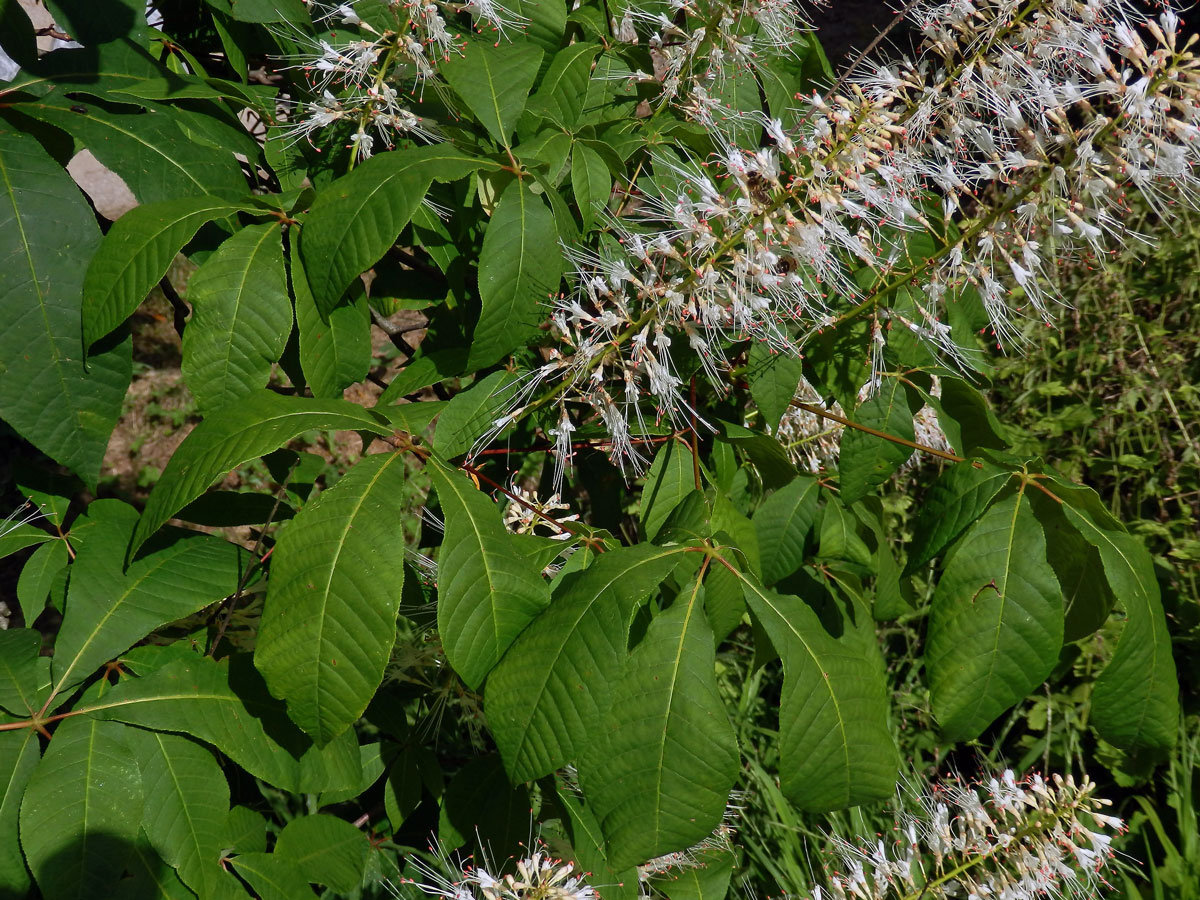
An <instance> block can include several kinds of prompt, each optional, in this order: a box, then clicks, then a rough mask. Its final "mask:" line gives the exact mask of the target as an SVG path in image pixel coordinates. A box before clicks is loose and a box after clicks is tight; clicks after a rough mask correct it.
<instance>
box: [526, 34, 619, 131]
mask: <svg viewBox="0 0 1200 900" xmlns="http://www.w3.org/2000/svg"><path fill="white" fill-rule="evenodd" d="M602 49H603V48H602V47H601V46H600V44H597V43H586V42H583V41H580V42H578V43H575V44H571V46H569V47H564V48H563V49H562V50H559V51H558V52H557V53H556V54H554V59H553V60H551V62H550V67H549V68H548V69H546V74H545V75H544V76H543V77H542V82H541V84H539V85H538V89H537V93H535V94H534V95H533V96H532V97H531V98H530V99H529V109H530V110H531V111H536V112H538V113H544V114H545V115H547V116H549V117H550V118H551V119H553V120H554V121H556V122H558V123H560V124H561V125H564V126H566V127H567V128H570V129H573V128H574V126H575V125H576V123H577V122H578V121H579V116H580V115H581V114H582V112H583V99H584V96H585V95H586V94H587V86H588V76H589V75H590V74H591V69H592V60H593V59H595V57H596V54H597V53H599V52H600V51H601V50H602ZM591 152H592V153H595V151H591Z"/></svg>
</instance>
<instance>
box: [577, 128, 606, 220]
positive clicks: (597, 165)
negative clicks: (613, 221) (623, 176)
mask: <svg viewBox="0 0 1200 900" xmlns="http://www.w3.org/2000/svg"><path fill="white" fill-rule="evenodd" d="M571 190H572V191H573V192H574V194H575V205H576V206H577V207H579V215H580V217H581V218H582V219H583V227H584V230H585V231H586V230H588V229H590V228H591V227H592V223H593V222H595V220H596V216H597V215H598V214H599V213H601V212H603V211H604V209H605V207H607V206H608V197H609V194H611V193H612V175H611V174H609V171H608V166H607V165H605V163H604V160H603V159H601V157H600V154H599V153H597V152H596V151H595V150H593V149H592V148H591V147H588V146H587V145H586V144H576V145H575V149H574V151H572V153H571Z"/></svg>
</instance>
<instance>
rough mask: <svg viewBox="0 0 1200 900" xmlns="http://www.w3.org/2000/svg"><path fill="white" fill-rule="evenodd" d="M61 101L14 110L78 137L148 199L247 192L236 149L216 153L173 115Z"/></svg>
mask: <svg viewBox="0 0 1200 900" xmlns="http://www.w3.org/2000/svg"><path fill="white" fill-rule="evenodd" d="M55 100H56V102H53V103H51V102H29V103H15V104H13V108H14V109H17V110H19V111H20V112H22V113H24V114H25V115H27V116H32V117H33V118H35V119H40V120H41V121H43V122H47V123H49V124H50V125H53V126H54V127H55V128H61V129H62V130H63V131H65V132H67V134H69V135H71V136H72V137H74V138H76V139H77V140H78V141H79V142H80V143H81V144H82V145H83V146H85V147H86V148H87V149H88V150H90V151H92V153H93V154H94V155H95V157H96V159H98V160H100V162H101V163H103V164H104V165H105V166H106V167H108V168H109V169H111V170H112V171H114V172H116V173H117V174H118V175H120V176H121V179H122V180H123V181H124V182H125V184H127V185H128V186H129V189H130V190H131V191H132V192H133V195H134V196H135V197H137V199H138V200H139V201H140V202H142V203H157V202H159V201H161V200H170V199H173V198H177V197H202V196H205V195H209V194H222V195H224V196H226V197H238V196H241V195H243V194H245V193H246V190H247V185H246V179H245V176H243V175H242V167H241V166H240V165H239V164H238V161H237V160H236V159H234V157H233V153H232V151H230V152H228V153H214V152H213V150H212V149H211V148H209V147H206V146H204V145H203V144H199V143H196V142H195V141H193V140H191V139H190V138H189V137H188V136H187V135H186V134H184V133H183V131H182V130H181V129H180V128H179V126H178V125H177V124H176V123H175V121H174V120H173V119H172V117H171V116H169V115H167V114H164V113H119V112H109V111H108V110H106V109H103V108H101V107H100V106H97V105H96V104H93V103H86V102H84V103H80V102H78V101H73V100H71V99H70V98H68V97H65V96H63V97H61V98H55ZM81 110H82V111H81Z"/></svg>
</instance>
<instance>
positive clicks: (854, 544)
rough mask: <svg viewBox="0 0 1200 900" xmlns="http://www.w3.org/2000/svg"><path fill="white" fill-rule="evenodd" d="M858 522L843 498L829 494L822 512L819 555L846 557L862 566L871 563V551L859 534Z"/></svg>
mask: <svg viewBox="0 0 1200 900" xmlns="http://www.w3.org/2000/svg"><path fill="white" fill-rule="evenodd" d="M856 525H857V522H856V520H855V518H854V516H852V515H850V513H849V512H848V511H847V510H846V507H845V506H844V505H842V502H841V500H840V499H839V498H838V497H836V496H834V495H833V494H829V495H828V498H827V499H826V501H825V508H824V510H823V512H822V514H821V538H820V543H819V544H818V546H817V555H818V556H820V557H821V558H823V559H844V560H845V561H846V562H851V563H857V564H858V565H860V566H870V565H871V551H870V549H869V548H868V547H867V545H866V543H864V542H863V539H862V538H861V537H859V536H858V529H857V527H856Z"/></svg>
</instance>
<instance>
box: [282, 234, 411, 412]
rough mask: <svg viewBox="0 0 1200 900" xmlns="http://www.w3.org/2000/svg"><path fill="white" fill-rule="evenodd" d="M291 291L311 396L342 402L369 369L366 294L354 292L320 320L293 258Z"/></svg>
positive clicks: (304, 277)
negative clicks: (346, 390)
mask: <svg viewBox="0 0 1200 900" xmlns="http://www.w3.org/2000/svg"><path fill="white" fill-rule="evenodd" d="M292 290H293V292H294V293H295V297H296V327H297V329H298V330H299V332H300V368H301V369H302V370H303V372H304V378H305V380H306V381H307V382H308V386H309V388H310V389H311V390H312V392H313V396H314V397H332V398H335V399H341V397H342V393H343V392H344V391H345V389H346V388H348V387H349V386H350V385H352V384H355V383H356V382H359V381H362V380H363V379H364V378H366V377H367V370H368V369H369V368H370V367H371V312H370V309H369V308H368V307H367V297H366V294H359V293H355V295H354V297H353V298H351V299H350V300H349V301H345V302H342V303H339V304H338V305H337V306H335V307H334V308H333V309H331V310H330V311H329V315H328V316H327V317H326V318H324V319H323V318H321V313H320V311H319V310H318V309H317V303H316V301H315V300H314V299H313V295H312V290H311V289H310V288H309V286H308V278H307V276H306V275H305V272H304V267H303V266H302V265H301V263H300V260H299V258H297V257H295V256H293V257H292ZM397 377H399V376H397ZM382 402H383V398H382V397H380V403H382Z"/></svg>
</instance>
